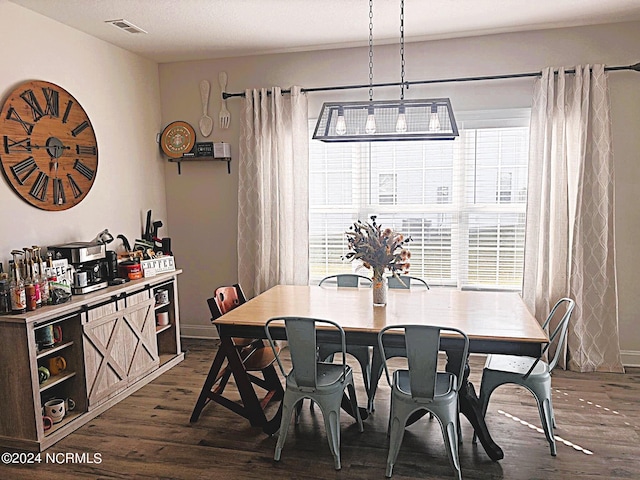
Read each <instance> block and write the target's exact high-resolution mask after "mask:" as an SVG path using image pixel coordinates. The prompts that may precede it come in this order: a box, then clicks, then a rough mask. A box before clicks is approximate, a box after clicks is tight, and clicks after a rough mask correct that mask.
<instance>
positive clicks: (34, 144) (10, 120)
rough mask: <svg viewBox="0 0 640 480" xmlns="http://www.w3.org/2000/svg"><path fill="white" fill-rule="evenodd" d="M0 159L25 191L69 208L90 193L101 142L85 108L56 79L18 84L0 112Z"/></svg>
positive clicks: (46, 203) (38, 202)
mask: <svg viewBox="0 0 640 480" xmlns="http://www.w3.org/2000/svg"><path fill="white" fill-rule="evenodd" d="M0 141H1V142H2V143H1V144H0V164H1V165H2V172H3V173H4V176H5V177H6V179H7V181H8V182H9V183H10V184H11V186H12V187H13V189H14V190H15V191H16V193H17V194H18V195H20V197H22V198H23V199H24V200H26V201H27V202H29V203H30V204H31V205H33V206H35V207H38V208H41V209H43V210H66V209H68V208H71V207H73V206H74V205H77V204H78V203H80V202H81V201H82V200H83V199H84V198H85V197H86V196H87V193H89V190H90V189H91V186H92V185H93V182H94V181H95V178H96V173H97V170H98V143H97V142H96V136H95V133H94V131H93V127H92V126H91V122H90V121H89V117H88V116H87V114H86V112H85V111H84V109H83V108H82V107H81V106H80V104H79V103H78V101H77V100H76V99H75V98H73V96H72V95H71V94H69V92H67V91H66V90H64V89H63V88H60V87H59V86H57V85H54V84H53V83H48V82H41V81H31V82H26V83H23V84H22V85H20V86H19V87H17V88H16V89H15V90H13V92H11V93H10V94H9V97H8V98H7V99H6V100H5V102H4V105H3V107H2V112H1V113H0Z"/></svg>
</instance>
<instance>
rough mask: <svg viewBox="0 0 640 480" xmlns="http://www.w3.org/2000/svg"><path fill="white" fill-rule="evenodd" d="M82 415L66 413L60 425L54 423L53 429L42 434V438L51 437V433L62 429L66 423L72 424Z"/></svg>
mask: <svg viewBox="0 0 640 480" xmlns="http://www.w3.org/2000/svg"><path fill="white" fill-rule="evenodd" d="M82 413H83V412H75V411H74V412H69V413H67V414H66V415H65V416H64V418H63V419H62V421H61V422H60V423H54V424H53V427H51V428H50V429H49V430H47V431H46V432H44V436H45V437H47V436H49V435H51V434H52V433H54V432H55V431H56V430H58V429H59V428H62V427H64V426H65V425H67V424H68V423H71V422H73V421H74V420H75V419H76V418H78V417H79V416H80V415H82Z"/></svg>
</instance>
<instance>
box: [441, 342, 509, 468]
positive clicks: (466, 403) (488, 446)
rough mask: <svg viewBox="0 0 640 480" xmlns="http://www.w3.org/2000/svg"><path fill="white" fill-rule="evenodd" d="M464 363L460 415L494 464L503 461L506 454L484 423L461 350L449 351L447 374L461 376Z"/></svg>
mask: <svg viewBox="0 0 640 480" xmlns="http://www.w3.org/2000/svg"><path fill="white" fill-rule="evenodd" d="M463 361H464V362H465V369H464V375H463V380H462V386H461V388H460V392H459V399H460V413H462V414H463V415H464V416H465V417H467V420H469V423H471V425H472V426H473V429H474V430H475V432H476V435H477V436H478V438H479V439H480V443H482V446H483V447H484V449H485V451H486V452H487V455H488V456H489V458H490V459H491V460H493V461H494V462H496V461H498V460H502V459H503V458H504V452H503V451H502V449H501V448H500V447H499V446H498V445H497V444H496V443H495V442H494V441H493V439H492V438H491V434H490V433H489V430H488V428H487V424H486V423H485V421H484V416H483V415H482V409H481V408H480V403H479V401H478V396H477V395H476V391H475V388H474V387H473V384H472V383H471V382H469V381H468V378H469V364H468V362H467V359H466V358H465V359H463V358H462V351H461V350H453V349H450V350H447V367H446V370H447V372H450V373H454V374H456V375H459V374H460V365H461V363H462V362H463Z"/></svg>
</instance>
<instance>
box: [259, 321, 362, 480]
mask: <svg viewBox="0 0 640 480" xmlns="http://www.w3.org/2000/svg"><path fill="white" fill-rule="evenodd" d="M274 322H279V323H282V322H284V326H285V330H286V336H287V342H288V345H289V351H290V353H291V364H292V368H291V370H289V371H288V372H287V371H285V368H284V366H283V364H282V361H281V360H280V355H279V352H278V351H277V350H276V348H277V347H276V344H275V342H274V341H273V338H272V335H271V326H272V325H273V324H274ZM316 325H322V326H324V327H328V328H333V329H335V330H336V331H337V332H339V334H340V339H341V342H340V345H341V350H340V353H342V364H337V363H325V362H319V361H318V359H317V356H316V344H317V342H316ZM264 329H265V333H266V336H267V339H268V340H269V343H270V344H271V346H272V348H273V349H274V354H275V355H276V360H277V363H278V365H279V367H280V370H281V372H282V375H284V377H285V379H286V382H285V383H286V387H285V392H284V399H283V400H282V419H281V422H280V430H279V433H278V442H277V444H276V450H275V454H274V457H273V458H274V460H276V461H279V460H280V456H281V453H282V448H283V447H284V443H285V441H286V438H287V431H288V429H289V424H290V423H291V416H292V414H293V413H294V412H295V411H296V410H297V406H298V404H299V403H301V402H302V401H303V400H304V399H305V398H309V399H311V400H312V401H313V402H315V403H317V404H318V405H319V406H320V410H321V411H322V417H323V418H324V424H325V429H326V433H327V440H328V441H329V448H330V449H331V453H332V454H333V458H334V463H335V469H336V470H340V468H341V464H340V409H341V404H342V397H343V394H344V390H345V388H346V389H347V390H348V392H349V400H350V404H351V409H352V411H353V412H354V416H355V419H356V422H357V423H358V428H359V430H360V432H362V431H364V428H363V425H362V418H361V417H360V410H359V409H358V404H357V401H356V390H355V386H354V383H353V371H352V369H351V367H350V366H349V365H347V363H346V356H345V335H344V330H343V329H342V327H340V325H338V324H337V323H335V322H332V321H330V320H320V319H315V318H305V317H280V318H271V319H269V320H268V321H267V323H266V324H265V327H264Z"/></svg>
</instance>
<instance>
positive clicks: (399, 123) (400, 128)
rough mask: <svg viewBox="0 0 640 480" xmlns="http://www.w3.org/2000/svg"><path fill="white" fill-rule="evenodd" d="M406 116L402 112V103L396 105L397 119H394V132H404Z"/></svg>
mask: <svg viewBox="0 0 640 480" xmlns="http://www.w3.org/2000/svg"><path fill="white" fill-rule="evenodd" d="M406 131H407V117H406V115H405V113H404V105H400V107H398V120H396V133H406Z"/></svg>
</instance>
